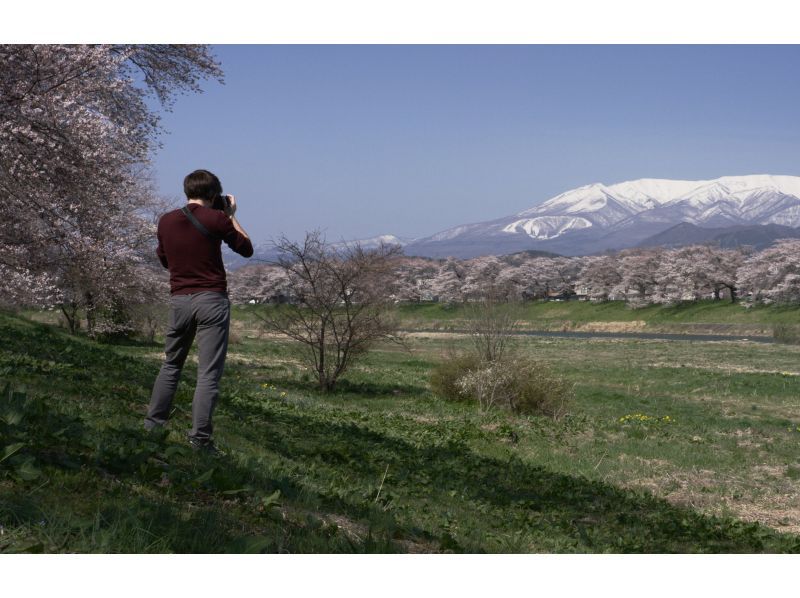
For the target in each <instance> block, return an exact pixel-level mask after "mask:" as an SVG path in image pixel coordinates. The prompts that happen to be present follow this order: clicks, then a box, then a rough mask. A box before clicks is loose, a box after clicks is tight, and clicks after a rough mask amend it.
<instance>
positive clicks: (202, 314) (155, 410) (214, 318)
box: [144, 291, 231, 442]
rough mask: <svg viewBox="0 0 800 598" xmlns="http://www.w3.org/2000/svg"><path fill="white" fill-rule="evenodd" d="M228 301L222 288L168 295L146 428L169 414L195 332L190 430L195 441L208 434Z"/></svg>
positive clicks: (224, 349)
mask: <svg viewBox="0 0 800 598" xmlns="http://www.w3.org/2000/svg"><path fill="white" fill-rule="evenodd" d="M230 313H231V304H230V301H228V296H227V295H226V294H225V293H221V292H217V291H205V292H201V293H193V294H191V295H173V296H172V297H171V298H170V310H169V326H168V327H167V333H166V348H165V353H166V358H165V359H164V363H163V365H162V366H161V371H160V372H159V373H158V377H157V378H156V382H155V384H154V385H153V394H152V395H151V397H150V407H149V408H148V410H147V417H146V418H145V420H144V427H145V429H147V430H152V429H153V428H154V427H156V426H162V425H164V423H166V421H167V419H168V418H169V412H170V408H171V406H172V399H173V397H174V396H175V391H176V390H177V388H178V380H179V379H180V376H181V370H182V369H183V364H184V362H185V361H186V356H187V355H188V354H189V349H190V348H191V346H192V341H194V338H195V335H196V336H197V345H198V364H197V387H196V388H195V391H194V400H193V401H192V430H191V432H189V437H190V438H193V439H195V440H197V441H199V442H205V441H207V440H209V439H210V438H211V432H212V431H213V426H212V424H211V416H212V414H213V413H214V407H216V405H217V399H218V398H219V379H220V378H221V377H222V369H223V367H224V365H225V355H226V353H227V352H228V330H229V328H230Z"/></svg>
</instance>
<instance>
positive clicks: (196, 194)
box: [183, 170, 222, 201]
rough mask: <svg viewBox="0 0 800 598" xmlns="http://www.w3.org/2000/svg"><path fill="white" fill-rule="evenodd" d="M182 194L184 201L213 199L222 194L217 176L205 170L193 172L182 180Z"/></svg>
mask: <svg viewBox="0 0 800 598" xmlns="http://www.w3.org/2000/svg"><path fill="white" fill-rule="evenodd" d="M183 192H184V193H185V194H186V199H207V200H209V201H214V199H215V198H216V197H217V196H218V195H220V194H221V193H222V183H220V182H219V179H218V178H217V176H216V175H215V174H213V173H211V172H209V171H207V170H195V171H194V172H193V173H191V174H188V175H186V178H185V179H183Z"/></svg>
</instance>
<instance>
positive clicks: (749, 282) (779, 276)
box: [231, 239, 800, 307]
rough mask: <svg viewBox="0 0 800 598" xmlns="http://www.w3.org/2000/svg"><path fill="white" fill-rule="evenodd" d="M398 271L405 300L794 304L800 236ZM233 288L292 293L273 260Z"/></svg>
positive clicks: (449, 262)
mask: <svg viewBox="0 0 800 598" xmlns="http://www.w3.org/2000/svg"><path fill="white" fill-rule="evenodd" d="M396 272H397V275H396V277H395V280H394V288H392V289H391V291H392V295H393V297H394V298H395V300H397V301H404V302H405V301H411V302H414V301H425V300H433V301H439V302H464V301H471V300H475V299H479V298H481V297H483V296H485V295H486V293H487V292H488V291H489V290H491V291H492V292H493V294H495V295H498V294H499V295H500V296H501V297H503V298H504V299H505V300H508V301H527V300H535V299H544V298H553V297H578V298H585V299H588V300H593V301H607V300H624V301H627V302H628V303H629V304H630V305H632V306H634V307H638V306H642V305H647V304H650V303H663V304H670V303H677V302H679V301H691V300H699V299H718V300H730V301H736V300H737V299H742V300H744V301H745V302H747V303H755V302H760V303H794V302H800V240H796V239H787V240H782V241H778V242H777V243H775V244H774V245H773V246H772V247H769V248H767V249H764V250H762V251H758V252H756V251H753V250H751V249H749V248H739V249H722V248H719V247H714V246H706V245H694V246H689V247H681V248H676V249H667V248H647V249H626V250H623V251H620V252H618V253H614V254H607V255H598V256H585V257H571V258H569V257H533V256H530V255H528V254H525V253H520V254H515V255H511V256H502V257H495V256H487V257H479V258H473V259H469V260H457V259H454V258H447V259H441V260H434V259H426V258H418V257H400V258H398V261H397V267H396ZM231 291H232V295H233V298H234V300H235V301H237V302H240V303H244V302H279V301H290V300H291V293H290V292H289V290H288V288H287V285H286V281H285V280H284V278H283V273H282V271H281V269H280V268H278V267H275V266H271V265H257V266H248V267H245V268H242V269H240V270H238V271H236V272H235V273H234V274H233V275H232V280H231Z"/></svg>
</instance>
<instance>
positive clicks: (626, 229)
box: [406, 175, 800, 257]
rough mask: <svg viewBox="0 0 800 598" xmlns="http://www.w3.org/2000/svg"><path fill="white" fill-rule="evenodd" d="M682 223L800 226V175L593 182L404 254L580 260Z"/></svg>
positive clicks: (452, 232)
mask: <svg viewBox="0 0 800 598" xmlns="http://www.w3.org/2000/svg"><path fill="white" fill-rule="evenodd" d="M681 222H688V223H690V224H693V225H696V226H703V227H707V228H717V227H719V228H722V227H731V226H737V225H769V224H777V225H782V226H789V227H798V226H800V177H797V176H776V175H749V176H726V177H722V178H719V179H714V180H708V181H680V180H668V179H639V180H636V181H628V182H624V183H618V184H615V185H604V184H602V183H594V184H592V185H586V186H584V187H579V188H577V189H573V190H571V191H567V192H565V193H562V194H560V195H557V196H555V197H553V198H551V199H548V200H547V201H545V202H543V203H541V204H539V205H537V206H534V207H532V208H529V209H527V210H523V211H522V212H519V213H517V214H514V215H512V216H507V217H504V218H499V219H497V220H492V221H489V222H479V223H475V224H467V225H461V226H457V227H454V228H451V229H447V230H445V231H442V232H440V233H437V234H435V235H432V236H430V237H427V238H423V239H416V240H414V241H412V242H410V243H408V244H407V245H406V253H407V254H408V255H427V256H431V257H443V256H446V255H453V256H456V257H471V256H475V255H481V254H486V253H494V254H502V253H509V252H513V251H520V250H523V249H544V250H548V251H554V252H556V253H562V254H565V255H579V254H585V253H594V252H597V251H603V250H606V249H620V248H623V247H630V246H633V245H636V244H637V243H639V242H640V241H642V240H644V239H646V238H648V237H651V236H653V235H657V234H659V233H661V232H663V231H665V230H667V229H669V228H670V227H673V226H675V225H676V224H680V223H681Z"/></svg>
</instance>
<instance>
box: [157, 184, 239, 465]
mask: <svg viewBox="0 0 800 598" xmlns="http://www.w3.org/2000/svg"><path fill="white" fill-rule="evenodd" d="M183 191H184V193H185V194H186V199H187V200H188V203H187V205H186V206H185V207H184V208H182V209H179V210H173V211H171V212H168V213H166V214H164V215H163V216H162V217H161V219H160V220H159V222H158V249H157V250H156V254H157V255H158V258H159V259H160V260H161V264H162V265H163V266H164V267H165V268H168V269H169V280H170V293H171V297H170V313H169V325H168V327H167V332H166V349H165V353H166V358H165V359H164V363H163V365H162V366H161V371H160V372H159V374H158V377H157V378H156V381H155V384H154V385H153V393H152V396H151V398H150V406H149V408H148V411H147V417H146V418H145V422H144V426H145V429H147V430H153V429H155V428H158V427H160V426H163V425H164V424H165V423H166V421H167V419H168V417H169V412H170V407H171V405H172V399H173V397H174V396H175V390H176V389H177V387H178V380H179V379H180V375H181V370H182V369H183V364H184V362H185V361H186V356H187V355H188V353H189V349H190V348H191V346H192V341H193V340H194V338H195V335H196V336H197V345H198V364H197V387H196V388H195V392H194V399H193V401H192V429H191V431H190V432H189V442H190V444H191V446H192V447H193V448H195V449H198V450H205V451H208V452H210V453H218V452H219V451H218V450H217V449H216V447H215V446H214V443H213V441H212V439H211V433H212V431H213V426H212V423H211V416H212V414H213V412H214V407H215V406H216V404H217V399H218V397H219V380H220V378H221V377H222V368H223V366H224V364H225V355H226V353H227V351H228V329H229V326H230V301H228V294H227V281H226V278H225V268H224V266H223V265H222V253H221V250H220V245H221V241H225V243H226V244H227V245H228V247H230V248H231V249H232V250H233V251H235V252H236V253H238V254H239V255H241V256H244V257H250V256H252V255H253V245H252V243H251V242H250V238H249V237H248V236H247V233H246V232H245V231H244V229H243V228H242V227H241V225H240V224H239V222H238V220H236V216H235V214H236V199H235V198H234V197H233V195H227V196H223V195H222V184H221V183H220V181H219V179H218V178H217V177H216V176H214V175H213V174H212V173H210V172H208V171H207V170H195V171H194V172H193V173H191V174H189V175H188V176H187V177H186V178H185V179H184V181H183ZM215 208H216V209H215Z"/></svg>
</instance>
